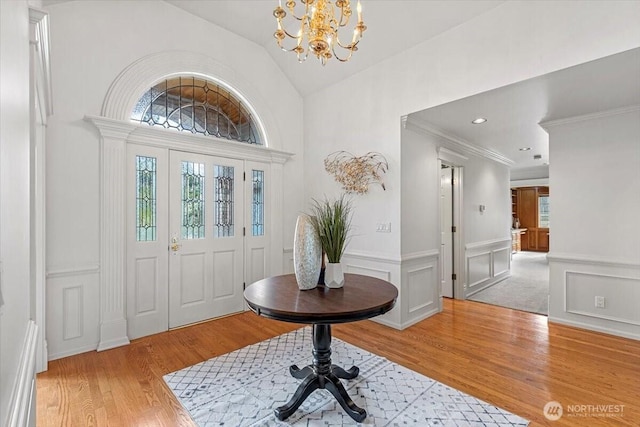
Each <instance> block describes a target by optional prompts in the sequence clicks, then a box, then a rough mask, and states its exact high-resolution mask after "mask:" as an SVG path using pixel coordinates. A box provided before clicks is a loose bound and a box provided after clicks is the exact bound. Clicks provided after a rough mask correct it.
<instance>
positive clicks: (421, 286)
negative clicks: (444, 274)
mask: <svg viewBox="0 0 640 427" xmlns="http://www.w3.org/2000/svg"><path fill="white" fill-rule="evenodd" d="M434 274H435V269H434V268H433V266H428V267H419V268H415V269H413V270H409V271H407V279H408V281H407V288H408V290H409V301H408V303H409V304H408V306H407V308H408V310H409V315H412V314H413V313H415V312H416V311H418V310H422V309H425V308H427V307H429V306H430V305H431V306H433V304H437V301H436V299H435V298H434V294H433V292H429V291H428V290H429V284H430V283H431V282H432V281H433V275H434ZM425 289H426V290H427V292H425Z"/></svg>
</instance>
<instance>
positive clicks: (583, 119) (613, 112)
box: [538, 105, 640, 133]
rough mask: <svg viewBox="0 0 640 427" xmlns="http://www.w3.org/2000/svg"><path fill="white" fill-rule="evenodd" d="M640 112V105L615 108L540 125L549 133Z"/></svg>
mask: <svg viewBox="0 0 640 427" xmlns="http://www.w3.org/2000/svg"><path fill="white" fill-rule="evenodd" d="M633 112H640V105H630V106H628V107H622V108H614V109H613V110H606V111H598V112H597V113H589V114H582V115H580V116H574V117H566V118H564V119H557V120H549V121H545V122H540V123H538V125H539V126H540V127H541V128H542V129H544V130H546V131H547V133H548V132H549V128H553V127H557V126H562V125H567V124H571V123H580V122H588V121H591V120H596V119H602V118H605V117H611V116H619V115H621V114H627V113H633Z"/></svg>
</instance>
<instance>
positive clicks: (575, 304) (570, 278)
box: [565, 271, 640, 326]
mask: <svg viewBox="0 0 640 427" xmlns="http://www.w3.org/2000/svg"><path fill="white" fill-rule="evenodd" d="M596 296H601V297H603V298H604V300H605V304H604V307H602V308H597V307H596V306H595V298H596ZM628 299H631V300H632V301H636V304H628V303H627V300H628ZM639 308H640V279H634V278H630V277H620V276H613V275H605V274H593V273H580V272H575V271H567V272H566V273H565V310H566V311H567V313H575V314H580V315H583V316H591V317H598V318H600V319H606V320H613V321H615V322H624V323H630V324H632V325H638V326H640V309H639Z"/></svg>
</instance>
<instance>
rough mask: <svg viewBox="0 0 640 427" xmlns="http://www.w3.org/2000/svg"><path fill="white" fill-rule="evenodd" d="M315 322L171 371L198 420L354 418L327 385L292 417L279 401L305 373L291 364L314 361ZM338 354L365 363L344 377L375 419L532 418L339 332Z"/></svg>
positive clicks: (370, 421)
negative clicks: (284, 415) (279, 411)
mask: <svg viewBox="0 0 640 427" xmlns="http://www.w3.org/2000/svg"><path fill="white" fill-rule="evenodd" d="M311 348H312V344H311V328H310V327H306V328H302V329H298V330H296V331H293V332H290V333H287V334H284V335H280V336H278V337H275V338H272V339H269V340H266V341H262V342H259V343H257V344H253V345H250V346H248V347H245V348H242V349H240V350H237V351H234V352H231V353H228V354H224V355H222V356H218V357H215V358H213V359H209V360H207V361H206V362H202V363H199V364H197V365H194V366H190V367H188V368H185V369H182V370H180V371H176V372H173V373H171V374H167V375H165V376H164V380H165V382H166V383H167V384H168V385H169V388H170V389H171V390H172V391H173V393H174V394H175V395H176V397H177V398H178V400H179V401H180V403H182V405H183V406H184V407H185V409H186V410H187V411H189V413H190V414H191V417H192V418H193V420H194V421H195V422H196V423H197V424H198V425H199V426H201V427H204V426H207V427H208V426H232V427H240V426H252V427H253V426H256V427H257V426H288V425H290V426H347V425H350V426H353V425H356V423H355V422H354V421H353V420H352V419H351V418H350V417H349V416H348V415H347V414H346V413H345V412H344V411H343V410H342V408H341V407H340V405H339V404H338V403H337V401H336V400H335V399H334V397H333V396H332V395H331V394H330V393H329V392H328V391H327V390H316V391H314V392H313V393H312V394H311V395H310V396H309V397H308V398H307V400H306V401H305V402H304V403H303V404H302V406H300V408H298V410H297V411H296V412H295V413H294V414H293V415H292V416H291V417H289V418H288V419H287V420H285V421H284V422H283V421H279V420H278V419H277V418H275V416H274V415H273V409H274V408H276V407H278V406H281V405H284V404H285V403H287V401H288V400H289V398H290V397H291V396H292V395H293V393H294V391H295V390H296V388H297V386H298V384H299V383H300V381H301V380H297V379H295V378H293V377H292V376H291V375H289V370H288V368H289V366H290V365H292V364H297V365H298V366H299V367H301V368H302V367H304V366H306V365H307V364H309V363H310V362H311ZM331 349H332V361H333V363H334V364H337V365H340V366H342V367H344V368H346V369H348V368H350V367H351V366H352V365H356V366H358V367H359V368H360V375H358V377H356V378H354V379H353V380H348V381H347V380H341V381H342V382H343V384H344V385H345V388H346V389H347V391H348V393H349V395H350V396H351V398H352V399H353V401H354V402H355V403H356V405H358V406H360V407H362V408H365V409H366V411H367V418H366V419H365V420H364V421H363V422H362V423H361V424H358V425H375V426H405V427H406V426H526V425H528V424H529V422H528V421H527V420H525V419H523V418H520V417H518V416H516V415H513V414H511V413H509V412H506V411H504V410H502V409H500V408H496V407H495V406H493V405H489V404H488V403H485V402H483V401H481V400H478V399H476V398H474V397H472V396H469V395H468V394H465V393H462V392H460V391H458V390H456V389H453V388H451V387H448V386H446V385H444V384H441V383H439V382H436V381H434V380H432V379H430V378H428V377H425V376H423V375H420V374H418V373H416V372H414V371H411V370H409V369H407V368H404V367H402V366H400V365H397V364H395V363H392V362H390V361H388V360H387V359H385V358H383V357H380V356H377V355H375V354H373V353H369V352H367V351H365V350H363V349H361V348H358V347H355V346H353V345H351V344H348V343H345V342H344V341H341V340H339V339H337V338H333V340H332V346H331Z"/></svg>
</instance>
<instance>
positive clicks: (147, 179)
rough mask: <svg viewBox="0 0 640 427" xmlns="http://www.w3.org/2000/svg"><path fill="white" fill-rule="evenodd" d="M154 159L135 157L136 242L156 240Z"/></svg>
mask: <svg viewBox="0 0 640 427" xmlns="http://www.w3.org/2000/svg"><path fill="white" fill-rule="evenodd" d="M156 191H157V189H156V158H155V157H145V156H136V240H137V241H138V242H151V241H155V240H156V201H157V199H156Z"/></svg>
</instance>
